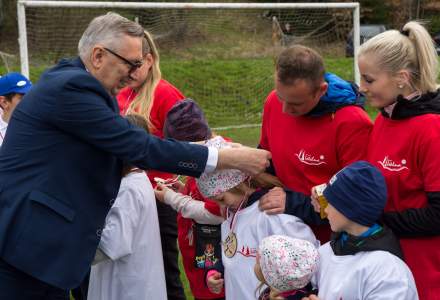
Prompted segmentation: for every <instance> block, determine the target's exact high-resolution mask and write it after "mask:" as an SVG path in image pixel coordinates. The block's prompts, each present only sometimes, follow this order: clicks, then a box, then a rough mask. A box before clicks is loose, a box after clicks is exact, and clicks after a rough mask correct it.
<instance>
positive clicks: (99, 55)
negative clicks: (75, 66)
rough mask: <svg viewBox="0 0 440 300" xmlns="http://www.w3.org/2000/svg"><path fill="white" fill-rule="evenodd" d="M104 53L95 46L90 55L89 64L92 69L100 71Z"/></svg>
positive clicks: (99, 47) (100, 48)
mask: <svg viewBox="0 0 440 300" xmlns="http://www.w3.org/2000/svg"><path fill="white" fill-rule="evenodd" d="M105 55H106V53H105V52H104V50H103V49H102V47H101V46H95V47H93V49H92V52H91V53H90V64H91V66H92V67H93V68H94V69H97V70H98V69H100V68H101V67H102V64H103V61H104V56H105Z"/></svg>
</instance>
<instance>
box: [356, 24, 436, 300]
mask: <svg viewBox="0 0 440 300" xmlns="http://www.w3.org/2000/svg"><path fill="white" fill-rule="evenodd" d="M358 57H359V70H360V73H361V91H362V92H363V93H364V94H365V95H366V97H367V99H368V100H369V102H370V105H371V106H373V107H376V108H378V109H379V110H380V114H379V115H378V117H377V119H376V121H375V124H374V127H373V131H372V133H371V136H370V143H369V147H368V160H369V161H370V162H371V163H372V164H373V165H375V166H376V167H378V168H379V169H380V170H381V172H382V173H383V175H384V176H385V179H386V183H387V188H388V199H387V204H386V207H385V212H384V214H383V216H382V221H383V222H384V223H385V224H386V225H387V226H388V227H390V228H391V229H392V230H393V232H394V233H395V234H396V235H397V236H398V237H399V239H400V245H401V247H402V250H403V253H404V258H405V261H406V263H407V264H408V266H409V267H410V269H411V271H412V273H413V275H414V277H415V280H416V284H417V290H418V293H419V297H420V299H430V300H435V299H440V247H439V245H440V157H439V153H440V91H439V90H438V85H437V82H436V81H437V78H438V57H437V54H436V52H435V48H434V45H433V42H432V39H431V37H430V35H429V33H428V32H427V31H426V29H425V28H424V27H423V26H422V25H421V24H420V23H418V22H414V21H413V22H409V23H407V24H405V25H404V26H403V28H402V30H401V31H398V30H388V31H386V32H383V33H381V34H379V35H377V36H375V37H373V38H372V39H370V40H368V41H367V42H366V43H364V44H363V45H362V46H361V48H360V50H359V53H358Z"/></svg>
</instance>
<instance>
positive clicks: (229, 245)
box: [223, 231, 237, 258]
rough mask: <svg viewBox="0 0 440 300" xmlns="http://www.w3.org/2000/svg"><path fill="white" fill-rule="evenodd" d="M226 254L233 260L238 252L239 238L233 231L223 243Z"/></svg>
mask: <svg viewBox="0 0 440 300" xmlns="http://www.w3.org/2000/svg"><path fill="white" fill-rule="evenodd" d="M223 247H224V250H223V251H224V253H225V255H226V257H227V258H231V257H233V256H234V255H235V252H237V236H236V235H235V233H234V232H233V231H230V232H229V234H228V236H227V237H226V240H225V241H224V242H223Z"/></svg>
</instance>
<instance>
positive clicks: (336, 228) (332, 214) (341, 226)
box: [324, 203, 351, 232]
mask: <svg viewBox="0 0 440 300" xmlns="http://www.w3.org/2000/svg"><path fill="white" fill-rule="evenodd" d="M324 211H325V213H326V214H327V219H328V221H329V223H330V227H331V229H332V231H333V232H341V231H346V228H348V226H349V224H350V223H351V222H350V220H349V219H347V217H345V216H344V215H343V214H341V213H340V212H339V211H338V210H337V209H336V208H334V207H333V205H331V204H330V203H329V204H328V205H327V207H326V208H325V210H324Z"/></svg>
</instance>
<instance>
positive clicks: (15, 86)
mask: <svg viewBox="0 0 440 300" xmlns="http://www.w3.org/2000/svg"><path fill="white" fill-rule="evenodd" d="M31 87H32V83H31V82H30V81H29V79H27V78H26V77H24V76H23V75H21V74H20V73H8V74H6V75H3V76H0V107H1V110H2V111H3V113H2V114H1V117H0V146H1V145H2V144H3V140H4V138H5V134H6V129H7V128H8V123H9V120H10V118H11V115H12V112H13V111H14V109H15V107H16V106H17V104H18V103H19V102H20V101H21V99H22V98H23V96H24V95H25V94H26V93H27V92H28V91H29V90H30V89H31Z"/></svg>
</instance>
